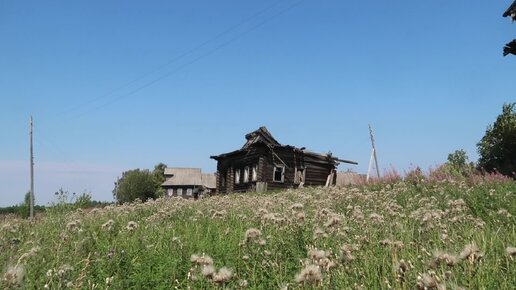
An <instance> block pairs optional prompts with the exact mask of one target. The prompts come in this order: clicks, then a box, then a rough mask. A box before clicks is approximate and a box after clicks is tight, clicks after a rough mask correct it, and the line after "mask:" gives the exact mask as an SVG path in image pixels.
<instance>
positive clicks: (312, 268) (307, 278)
mask: <svg viewBox="0 0 516 290" xmlns="http://www.w3.org/2000/svg"><path fill="white" fill-rule="evenodd" d="M321 281H322V274H321V270H320V269H319V266H317V265H306V266H305V268H304V269H303V270H301V272H300V273H298V274H297V275H296V282H297V283H305V282H308V283H317V282H321Z"/></svg>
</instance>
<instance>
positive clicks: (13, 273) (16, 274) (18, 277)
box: [4, 265, 25, 286]
mask: <svg viewBox="0 0 516 290" xmlns="http://www.w3.org/2000/svg"><path fill="white" fill-rule="evenodd" d="M24 274H25V271H24V268H23V266H22V265H16V266H9V267H8V268H7V271H5V273H4V281H5V282H6V283H7V285H12V286H21V284H22V282H23V275H24Z"/></svg>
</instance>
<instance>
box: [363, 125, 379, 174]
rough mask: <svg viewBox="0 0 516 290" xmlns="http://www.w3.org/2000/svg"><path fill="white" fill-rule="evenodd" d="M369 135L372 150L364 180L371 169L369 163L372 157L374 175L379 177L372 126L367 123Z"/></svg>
mask: <svg viewBox="0 0 516 290" xmlns="http://www.w3.org/2000/svg"><path fill="white" fill-rule="evenodd" d="M369 135H370V136H371V146H372V147H373V151H372V152H371V159H370V160H369V169H368V170H367V178H366V180H369V173H370V171H371V164H372V163H373V158H374V164H375V167H376V175H377V176H378V178H380V167H378V158H377V157H376V147H375V145H374V136H373V127H371V125H369Z"/></svg>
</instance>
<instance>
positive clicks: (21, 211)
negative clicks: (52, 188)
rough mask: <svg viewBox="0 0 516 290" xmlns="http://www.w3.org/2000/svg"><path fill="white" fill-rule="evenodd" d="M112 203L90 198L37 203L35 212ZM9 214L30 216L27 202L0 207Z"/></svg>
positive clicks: (0, 209)
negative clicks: (82, 200)
mask: <svg viewBox="0 0 516 290" xmlns="http://www.w3.org/2000/svg"><path fill="white" fill-rule="evenodd" d="M110 204H112V202H107V201H97V200H89V201H87V202H82V203H80V204H79V203H68V204H66V205H65V204H62V203H61V204H53V205H48V206H44V205H35V206H34V213H44V212H46V211H47V210H48V209H52V208H53V207H56V206H60V207H63V206H65V207H67V208H69V209H76V208H83V209H86V208H95V207H105V206H107V205H110ZM8 214H15V215H18V216H20V217H28V216H29V208H28V206H26V205H25V204H19V205H13V206H7V207H0V215H8Z"/></svg>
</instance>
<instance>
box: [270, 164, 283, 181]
mask: <svg viewBox="0 0 516 290" xmlns="http://www.w3.org/2000/svg"><path fill="white" fill-rule="evenodd" d="M272 181H274V182H284V181H285V167H284V166H274V172H273V174H272Z"/></svg>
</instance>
